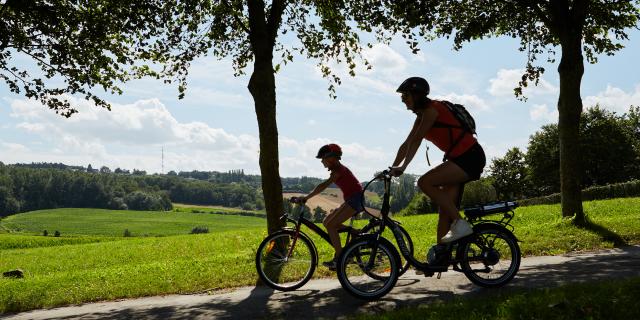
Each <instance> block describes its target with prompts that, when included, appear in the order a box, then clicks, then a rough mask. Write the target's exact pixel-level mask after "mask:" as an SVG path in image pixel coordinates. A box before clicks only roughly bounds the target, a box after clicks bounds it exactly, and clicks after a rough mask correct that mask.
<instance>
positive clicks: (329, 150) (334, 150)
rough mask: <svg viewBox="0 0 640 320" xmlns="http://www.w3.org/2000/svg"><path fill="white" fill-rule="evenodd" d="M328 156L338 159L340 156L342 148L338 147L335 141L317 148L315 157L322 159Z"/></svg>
mask: <svg viewBox="0 0 640 320" xmlns="http://www.w3.org/2000/svg"><path fill="white" fill-rule="evenodd" d="M328 157H336V158H338V159H340V157H342V149H341V148H340V146H339V145H337V144H335V143H331V144H325V145H324V146H322V147H321V148H320V150H318V155H316V158H318V159H324V158H328Z"/></svg>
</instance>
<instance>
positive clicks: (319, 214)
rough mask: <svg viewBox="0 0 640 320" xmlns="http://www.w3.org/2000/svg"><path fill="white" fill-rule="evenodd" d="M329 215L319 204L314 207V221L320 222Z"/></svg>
mask: <svg viewBox="0 0 640 320" xmlns="http://www.w3.org/2000/svg"><path fill="white" fill-rule="evenodd" d="M326 215H327V212H326V211H324V209H322V207H320V206H317V207H316V208H315V209H313V222H316V223H319V222H322V221H323V220H324V217H325V216H326Z"/></svg>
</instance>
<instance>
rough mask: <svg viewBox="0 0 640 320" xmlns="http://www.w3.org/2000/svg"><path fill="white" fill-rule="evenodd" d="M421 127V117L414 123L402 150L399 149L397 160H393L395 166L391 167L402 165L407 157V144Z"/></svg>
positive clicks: (401, 147) (401, 146)
mask: <svg viewBox="0 0 640 320" xmlns="http://www.w3.org/2000/svg"><path fill="white" fill-rule="evenodd" d="M419 125H420V117H416V120H415V121H414V122H413V127H411V131H410V132H409V135H407V138H406V139H405V140H404V142H403V143H402V145H400V148H398V153H397V154H396V159H395V160H393V164H392V165H391V166H392V167H396V166H398V165H400V163H402V160H404V158H405V157H406V155H407V144H408V142H409V139H411V136H413V134H414V132H415V131H416V130H417V129H418V126H419Z"/></svg>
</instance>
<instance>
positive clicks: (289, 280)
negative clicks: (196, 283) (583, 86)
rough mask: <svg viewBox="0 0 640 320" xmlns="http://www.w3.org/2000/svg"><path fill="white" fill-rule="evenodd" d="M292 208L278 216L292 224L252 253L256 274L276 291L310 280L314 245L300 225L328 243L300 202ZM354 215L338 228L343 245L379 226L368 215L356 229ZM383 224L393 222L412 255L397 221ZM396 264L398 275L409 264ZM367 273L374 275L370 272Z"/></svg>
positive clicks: (315, 257)
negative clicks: (349, 221) (254, 259)
mask: <svg viewBox="0 0 640 320" xmlns="http://www.w3.org/2000/svg"><path fill="white" fill-rule="evenodd" d="M289 201H290V202H293V203H298V201H297V200H296V198H292V199H289ZM363 207H364V206H363ZM296 209H297V213H296V212H295V211H296V210H293V211H294V212H292V214H291V216H289V214H286V213H285V214H284V215H282V217H281V219H286V220H287V221H289V222H292V223H293V227H292V228H289V227H285V228H284V229H282V230H280V231H277V232H275V233H272V234H270V235H269V236H268V237H266V238H265V239H264V240H262V242H261V243H260V246H258V251H257V252H256V269H257V271H258V276H260V279H261V280H262V282H263V283H264V284H266V285H268V286H269V287H271V288H273V289H276V290H281V291H291V290H295V289H298V288H300V287H302V286H303V285H304V284H305V283H307V281H309V280H310V279H311V277H312V276H313V272H314V271H315V269H316V266H317V265H318V250H317V249H316V245H315V244H314V243H313V241H312V240H311V238H310V237H309V236H308V235H306V234H305V233H304V232H302V231H301V230H300V227H301V226H302V225H305V226H307V228H309V229H311V231H313V232H315V233H316V234H318V235H319V236H320V237H321V238H322V239H324V240H325V241H326V242H327V243H329V244H331V240H330V239H329V234H328V233H326V232H325V231H324V230H322V229H321V228H320V227H318V226H317V225H316V224H315V223H313V222H312V221H310V220H308V219H306V218H305V217H304V216H303V214H304V211H303V209H304V204H301V203H298V205H297V206H296ZM355 216H356V215H354V218H355ZM354 218H351V225H350V226H348V227H346V228H342V229H341V230H339V232H340V233H347V236H346V243H347V244H348V243H350V242H351V241H353V240H354V239H358V238H359V237H361V236H363V235H365V234H369V233H377V232H378V230H379V229H380V227H381V225H382V220H381V219H378V218H375V217H373V216H371V218H370V219H369V222H368V223H367V224H366V225H365V226H364V227H362V229H360V230H357V229H355V228H353V220H354ZM387 223H393V224H394V225H396V226H397V228H396V230H397V232H398V234H399V235H400V236H401V237H403V238H404V239H405V242H404V243H405V245H406V250H408V252H411V253H412V254H413V242H412V241H411V238H409V234H408V233H407V231H406V230H405V229H404V228H403V227H402V226H400V224H399V222H397V221H394V220H391V219H389V218H387ZM357 259H359V258H357ZM397 266H398V269H397V270H396V272H397V274H398V275H402V274H404V273H405V272H406V271H407V269H408V268H409V263H408V262H407V261H405V262H404V263H403V264H401V262H400V261H399V262H398V264H397ZM370 275H371V276H375V275H374V274H370Z"/></svg>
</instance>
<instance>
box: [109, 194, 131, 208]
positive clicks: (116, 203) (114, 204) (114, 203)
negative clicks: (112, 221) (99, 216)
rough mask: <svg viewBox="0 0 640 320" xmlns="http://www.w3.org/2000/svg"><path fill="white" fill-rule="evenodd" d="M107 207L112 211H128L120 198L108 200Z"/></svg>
mask: <svg viewBox="0 0 640 320" xmlns="http://www.w3.org/2000/svg"><path fill="white" fill-rule="evenodd" d="M108 207H109V209H113V210H127V209H129V207H128V206H127V204H126V203H125V202H124V199H123V198H120V197H114V198H113V199H111V200H109V203H108Z"/></svg>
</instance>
